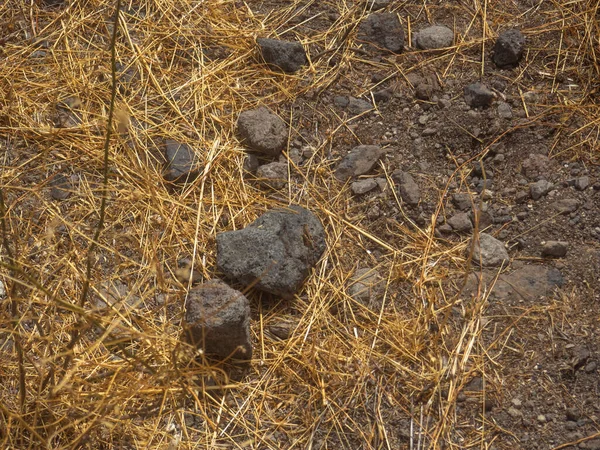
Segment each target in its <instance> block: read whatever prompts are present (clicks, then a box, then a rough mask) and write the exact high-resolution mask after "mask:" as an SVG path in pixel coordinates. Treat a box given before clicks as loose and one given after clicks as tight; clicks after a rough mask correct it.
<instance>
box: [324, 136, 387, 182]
mask: <svg viewBox="0 0 600 450" xmlns="http://www.w3.org/2000/svg"><path fill="white" fill-rule="evenodd" d="M384 154H385V150H383V149H382V148H381V147H379V146H378V145H359V146H357V147H354V148H353V149H352V150H350V151H349V152H348V154H347V155H346V156H345V157H344V158H343V159H342V161H341V162H340V164H339V165H338V167H337V169H336V171H335V177H336V178H337V179H338V180H340V181H346V180H348V179H350V178H352V177H357V176H360V175H364V174H366V173H368V172H369V171H370V170H371V169H372V168H373V167H374V166H375V164H377V161H379V159H380V158H381V157H382V156H383V155H384Z"/></svg>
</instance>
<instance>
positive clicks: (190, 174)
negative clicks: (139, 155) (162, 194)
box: [163, 139, 200, 184]
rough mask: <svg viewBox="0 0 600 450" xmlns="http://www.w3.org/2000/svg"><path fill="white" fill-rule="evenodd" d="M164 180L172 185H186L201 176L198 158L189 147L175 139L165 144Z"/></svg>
mask: <svg viewBox="0 0 600 450" xmlns="http://www.w3.org/2000/svg"><path fill="white" fill-rule="evenodd" d="M165 159H166V164H165V171H164V174H163V176H164V179H165V180H166V181H168V182H170V183H176V184H186V183H191V182H193V181H194V180H195V179H196V178H198V175H199V174H200V168H199V161H198V156H197V155H196V153H195V152H194V150H192V148H191V147H190V146H189V145H186V144H181V143H179V142H177V141H174V140H173V139H167V140H166V142H165Z"/></svg>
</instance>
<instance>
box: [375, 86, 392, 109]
mask: <svg viewBox="0 0 600 450" xmlns="http://www.w3.org/2000/svg"><path fill="white" fill-rule="evenodd" d="M393 94H394V93H393V92H392V90H391V89H380V90H379V91H376V92H374V93H373V99H374V100H375V103H376V104H378V105H379V104H380V103H384V102H387V101H389V100H390V99H391V98H392V96H393Z"/></svg>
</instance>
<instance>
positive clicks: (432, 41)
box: [415, 25, 454, 50]
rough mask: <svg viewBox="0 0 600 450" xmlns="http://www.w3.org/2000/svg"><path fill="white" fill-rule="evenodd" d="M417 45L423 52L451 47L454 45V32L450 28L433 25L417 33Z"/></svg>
mask: <svg viewBox="0 0 600 450" xmlns="http://www.w3.org/2000/svg"><path fill="white" fill-rule="evenodd" d="M415 43H416V44H417V47H418V48H420V49H421V50H435V49H439V48H446V47H451V46H452V44H453V43H454V32H453V31H452V30H451V29H450V28H448V27H444V26H441V25H432V26H430V27H427V28H424V29H422V30H421V31H419V32H418V33H416V37H415Z"/></svg>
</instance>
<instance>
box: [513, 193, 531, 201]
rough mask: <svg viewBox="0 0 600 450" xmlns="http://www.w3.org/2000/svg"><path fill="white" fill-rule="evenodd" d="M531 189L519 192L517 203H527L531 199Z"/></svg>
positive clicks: (516, 195) (516, 197)
mask: <svg viewBox="0 0 600 450" xmlns="http://www.w3.org/2000/svg"><path fill="white" fill-rule="evenodd" d="M530 192H531V189H530V190H529V191H519V192H517V193H516V194H515V202H516V203H517V204H520V203H525V202H526V201H527V200H529V199H530V198H531V194H530Z"/></svg>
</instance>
